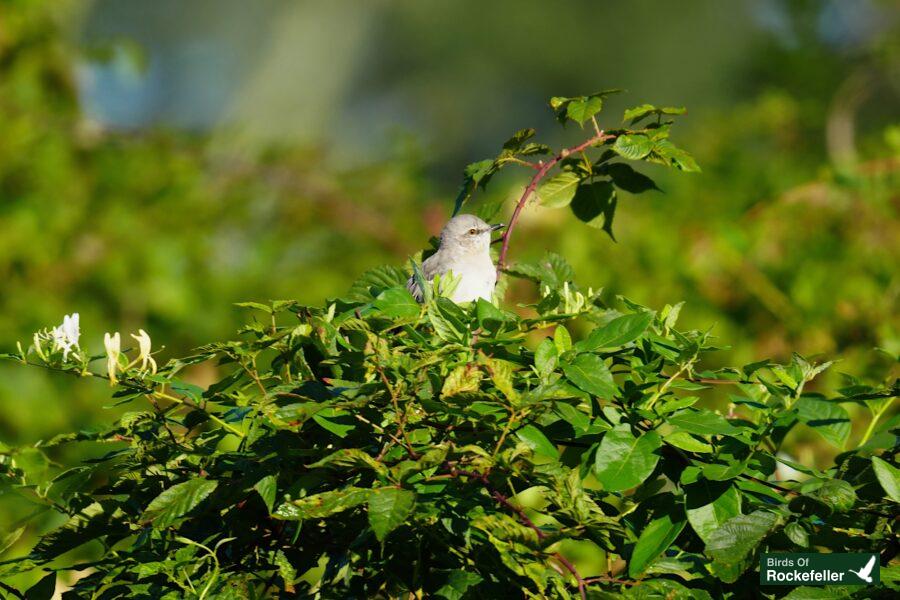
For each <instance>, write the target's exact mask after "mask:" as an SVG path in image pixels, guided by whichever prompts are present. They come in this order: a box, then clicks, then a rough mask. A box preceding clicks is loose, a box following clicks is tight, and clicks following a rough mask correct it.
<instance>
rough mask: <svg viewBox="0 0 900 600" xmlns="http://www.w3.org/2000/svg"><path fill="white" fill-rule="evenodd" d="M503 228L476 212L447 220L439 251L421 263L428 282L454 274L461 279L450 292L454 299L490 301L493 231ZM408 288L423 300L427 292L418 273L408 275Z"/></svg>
mask: <svg viewBox="0 0 900 600" xmlns="http://www.w3.org/2000/svg"><path fill="white" fill-rule="evenodd" d="M503 227H505V225H504V224H503V223H498V224H495V225H488V224H487V223H485V222H484V221H482V220H481V219H479V218H478V217H476V216H475V215H466V214H463V215H457V216H455V217H453V218H452V219H450V220H449V221H447V224H446V225H444V228H443V229H442V230H441V243H440V247H439V248H438V250H437V252H435V253H434V254H432V255H431V256H429V257H428V258H427V259H425V260H424V261H423V262H422V275H423V276H424V279H425V281H426V282H430V281H432V280H433V279H434V277H435V275H441V276H443V275H445V274H447V273H451V274H452V275H453V277H456V278H458V279H459V281H458V283H457V285H456V288H455V289H454V290H453V292H452V293H451V295H450V299H451V300H453V301H454V302H456V303H461V302H473V301H475V300H477V299H479V298H484V299H485V300H487V301H488V302H490V301H491V295H492V294H493V292H494V285H495V284H496V283H497V268H496V267H495V266H494V262H493V261H492V260H491V252H490V249H491V234H492V233H493V232H495V231H497V230H498V229H502V228H503ZM406 288H407V289H408V290H409V292H410V293H411V294H412V295H413V296H414V297H415V298H416V300H417V301H418V302H422V300H423V298H424V296H425V295H424V293H423V291H422V289H421V288H420V286H419V282H418V281H416V277H415V275H413V276H412V277H410V278H409V281H408V282H407V283H406Z"/></svg>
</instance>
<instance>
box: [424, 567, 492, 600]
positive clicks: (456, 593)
mask: <svg viewBox="0 0 900 600" xmlns="http://www.w3.org/2000/svg"><path fill="white" fill-rule="evenodd" d="M482 581H483V579H482V577H481V575H479V574H478V573H473V572H471V571H463V570H461V569H456V570H453V571H450V573H449V574H448V575H447V583H445V584H444V585H442V586H441V587H439V588H438V590H437V591H436V592H435V595H436V596H439V597H441V598H446V600H462V599H463V597H464V596H465V595H466V591H467V590H468V589H469V588H470V587H472V586H476V585H478V584H479V583H481V582H482Z"/></svg>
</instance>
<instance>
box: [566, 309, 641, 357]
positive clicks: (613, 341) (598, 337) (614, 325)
mask: <svg viewBox="0 0 900 600" xmlns="http://www.w3.org/2000/svg"><path fill="white" fill-rule="evenodd" d="M652 321H653V313H652V312H642V313H634V314H630V315H623V316H621V317H618V318H616V319H613V320H612V321H610V322H609V323H607V324H606V325H602V326H600V327H598V328H596V329H594V330H593V331H592V332H591V333H590V334H589V335H588V337H587V338H585V339H584V340H582V341H580V342H578V343H577V344H575V346H574V348H575V350H576V351H577V352H593V351H594V350H599V349H602V348H618V347H619V346H624V345H625V344H628V343H630V342H633V341H634V340H636V339H638V338H639V337H641V335H642V334H643V333H644V332H645V331H646V330H647V327H649V326H650V323H651V322H652Z"/></svg>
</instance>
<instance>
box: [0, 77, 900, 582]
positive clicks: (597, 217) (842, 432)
mask: <svg viewBox="0 0 900 600" xmlns="http://www.w3.org/2000/svg"><path fill="white" fill-rule="evenodd" d="M604 94H605V93H604ZM604 94H597V95H592V96H586V97H581V98H555V99H553V101H551V105H552V106H553V108H554V109H555V110H556V111H557V114H558V116H559V118H560V120H561V121H564V122H565V121H567V120H569V121H572V120H574V121H576V122H578V123H580V124H582V125H586V126H587V128H588V130H590V131H591V133H590V134H589V137H588V138H587V140H586V141H585V142H583V143H582V144H578V145H576V146H574V147H572V148H569V149H567V150H563V151H561V152H559V153H557V154H550V150H549V148H547V147H546V146H543V145H541V144H537V143H535V142H533V141H532V140H531V138H532V136H533V131H531V130H525V131H522V132H519V133H517V134H516V135H515V136H514V137H513V138H511V139H510V140H509V141H507V142H506V144H504V147H503V149H502V151H501V153H500V154H499V156H498V157H496V158H495V159H490V160H487V161H482V162H480V163H475V164H473V165H470V166H469V167H468V168H467V169H466V177H465V181H464V184H463V186H462V188H461V192H460V195H459V197H458V199H457V210H459V209H461V208H462V207H463V206H464V205H465V204H466V203H467V202H468V201H469V198H470V196H471V193H472V192H473V191H474V190H475V189H476V188H478V187H479V186H481V187H483V186H484V185H486V184H487V183H488V181H489V179H490V178H491V177H492V176H493V175H494V174H495V173H496V172H497V171H498V170H500V169H502V168H505V167H507V166H511V165H516V166H526V168H531V169H533V170H534V177H533V179H532V181H531V183H530V184H529V185H528V186H527V187H526V190H525V192H524V193H523V195H522V196H521V198H520V199H519V202H518V203H517V205H516V208H515V212H514V216H513V218H512V220H511V223H510V228H509V229H508V230H507V234H505V236H504V239H503V246H502V248H501V250H500V257H499V258H500V263H501V264H502V265H503V266H504V269H505V271H506V273H507V277H506V278H504V281H508V280H509V278H512V277H515V278H520V279H525V280H530V281H533V282H534V283H536V284H537V286H536V287H537V290H536V292H537V293H535V294H533V297H534V302H533V303H532V304H528V305H522V306H520V307H519V310H518V311H517V312H515V313H514V312H510V311H508V310H505V309H504V308H502V307H500V306H498V305H496V304H492V303H490V302H486V301H484V300H479V301H478V302H476V303H472V304H468V305H462V306H461V305H457V304H454V303H453V302H451V301H449V300H448V299H447V298H445V297H443V296H441V295H440V294H436V293H426V299H425V302H424V303H423V304H418V303H416V302H415V301H414V299H413V298H412V297H411V296H410V295H409V293H408V292H407V291H406V289H405V287H404V282H405V279H406V277H407V276H408V274H407V272H406V271H404V270H402V269H399V268H395V267H383V268H380V269H377V270H375V271H371V272H369V273H367V274H366V275H365V276H363V277H362V278H361V279H360V280H359V281H357V282H356V283H355V284H354V285H353V286H352V288H351V289H350V291H349V292H348V293H347V294H345V295H344V296H343V297H341V298H338V299H334V300H333V301H330V302H328V303H327V304H326V306H324V307H311V306H302V305H300V304H299V303H297V302H293V301H277V302H272V303H269V304H261V303H245V304H244V307H246V308H248V309H251V310H254V311H256V316H257V318H256V319H254V320H253V321H252V322H251V323H250V324H248V325H247V326H246V327H245V328H244V329H243V330H242V331H241V334H242V335H241V338H240V339H239V340H235V341H228V342H220V343H213V344H209V345H207V346H203V347H201V348H199V349H198V350H197V351H196V353H194V354H193V355H191V356H188V357H184V358H180V359H170V360H169V361H168V362H166V363H165V364H163V365H161V366H159V367H157V365H156V362H155V358H154V355H153V352H152V346H151V341H150V337H149V336H148V335H147V334H146V333H144V332H143V331H141V332H139V333H138V334H137V335H135V336H134V339H135V342H136V344H137V347H136V348H134V349H130V350H129V349H128V348H124V349H123V348H122V343H121V339H120V338H119V336H118V334H115V335H108V336H107V338H106V340H105V346H106V353H105V354H98V355H91V354H89V352H88V350H87V349H86V348H82V347H81V346H80V342H81V337H80V331H79V330H78V327H77V324H76V323H73V321H72V318H71V317H70V318H68V319H67V320H66V323H64V325H62V326H60V327H58V328H56V329H54V330H52V331H44V332H40V333H38V334H37V335H36V336H35V338H34V340H33V343H32V344H31V345H30V346H29V347H27V348H26V347H25V346H24V345H20V347H19V351H18V352H17V353H14V354H8V355H4V356H3V357H4V358H7V359H9V360H12V361H18V362H24V363H34V364H38V365H41V366H45V367H49V368H51V369H58V370H62V371H66V372H70V373H72V374H74V375H78V376H90V377H99V378H108V379H109V380H110V381H111V382H112V383H113V384H115V386H116V392H115V394H114V398H115V399H116V402H117V403H133V402H147V403H148V405H147V406H146V407H145V408H140V409H138V410H136V411H134V412H129V413H127V414H125V415H124V416H122V417H121V418H120V419H118V420H117V421H116V422H115V423H114V424H113V425H112V426H110V427H104V428H98V429H89V430H82V431H78V432H74V433H70V434H62V435H59V436H57V437H55V438H53V439H51V440H49V441H47V442H43V443H40V444H37V445H36V446H32V447H25V448H2V453H0V469H2V471H0V476H2V479H0V485H2V487H0V490H3V491H4V492H8V493H15V494H18V495H21V496H23V497H25V498H27V499H29V500H30V501H32V502H34V503H35V504H36V505H37V506H36V510H37V511H42V510H53V511H57V512H58V513H60V514H62V515H65V517H66V518H67V521H66V522H65V523H64V524H63V525H62V526H61V527H59V528H57V529H55V530H53V531H50V532H49V533H47V534H46V535H44V536H43V537H42V538H41V540H40V541H39V543H38V544H37V545H36V546H35V547H34V548H33V549H32V550H31V551H30V553H29V554H28V555H27V556H24V557H21V558H17V559H11V560H7V561H6V562H5V563H3V564H0V575H2V576H4V577H8V576H12V575H14V574H16V573H22V572H36V571H39V570H44V571H47V575H46V576H45V577H44V578H43V579H41V580H40V581H39V582H38V583H37V584H36V585H35V586H34V587H33V588H32V589H30V590H28V591H27V592H26V595H27V596H29V597H41V595H42V594H43V593H44V592H45V591H47V590H52V589H53V587H54V585H55V583H56V577H57V572H58V571H66V570H78V571H82V575H83V577H81V578H80V579H78V581H77V582H76V583H75V584H74V589H73V590H72V591H71V592H69V593H68V594H69V596H70V597H76V598H80V597H85V598H161V597H165V598H183V597H197V598H228V597H234V598H248V597H249V598H254V597H271V596H284V597H289V596H291V595H292V594H300V595H311V594H318V595H319V596H321V597H325V598H347V597H409V596H415V597H424V596H428V597H444V598H462V597H484V598H497V597H510V596H519V595H522V596H549V597H579V596H580V597H582V598H585V597H587V596H588V595H589V594H590V595H591V596H592V597H597V598H605V597H619V596H624V597H642V598H645V597H685V598H709V597H724V596H727V595H729V594H732V593H734V594H736V595H738V596H740V595H743V594H744V593H745V592H746V591H747V590H752V589H755V588H756V586H757V585H758V580H759V579H758V574H757V573H756V572H755V566H756V565H755V563H756V557H757V555H758V553H759V552H760V551H778V550H797V551H799V550H804V549H820V550H828V551H861V550H865V551H872V552H879V553H881V555H882V562H883V565H884V566H883V568H882V581H883V585H885V586H893V587H894V588H895V587H896V584H895V583H894V582H895V580H896V579H897V569H896V567H893V566H888V563H889V561H890V560H891V559H892V558H893V557H894V554H895V553H896V548H897V533H896V531H895V529H894V528H895V526H896V525H895V522H896V515H897V511H896V506H897V502H900V476H898V470H897V467H896V464H897V458H896V452H897V446H896V440H897V429H898V425H900V423H898V419H897V418H896V417H893V418H892V417H890V416H889V409H890V407H891V404H892V401H893V399H894V398H895V397H896V396H897V385H896V383H890V382H887V383H883V384H880V385H875V384H868V383H866V382H863V381H860V380H856V379H852V378H848V380H847V382H846V385H845V386H844V387H842V388H841V389H838V390H837V391H835V392H833V393H830V394H828V395H823V394H821V393H816V392H810V391H808V388H809V384H810V382H811V381H812V380H813V379H814V378H815V377H816V376H817V375H818V374H819V373H820V372H822V371H823V370H824V369H825V368H827V367H828V364H827V363H826V364H821V365H817V364H814V363H811V362H809V361H807V360H805V359H803V358H801V357H800V356H795V357H794V358H793V360H792V361H791V362H790V363H789V364H783V365H779V364H774V363H772V362H770V361H766V360H764V361H758V362H755V363H753V364H750V365H746V366H743V367H741V368H718V369H715V370H708V369H706V368H705V367H704V366H703V365H704V361H706V360H707V357H708V355H710V354H712V353H714V352H715V351H716V347H715V346H714V342H713V340H712V338H711V336H710V333H709V332H708V331H681V330H679V329H678V328H677V319H678V316H679V311H680V305H674V306H673V305H667V306H665V307H663V308H662V309H660V310H658V311H654V310H650V309H648V308H645V307H643V306H640V305H638V304H636V303H633V302H630V301H628V300H626V299H624V298H621V299H619V300H618V301H617V303H616V304H615V305H614V306H610V305H607V304H606V303H604V302H603V301H602V300H601V298H600V295H599V294H598V293H594V291H593V290H585V289H583V288H580V287H578V285H577V284H576V283H575V282H574V274H573V272H572V269H571V267H570V266H569V265H568V264H567V263H566V261H565V260H564V259H563V258H561V257H560V256H558V255H556V254H552V253H550V254H548V255H547V256H546V257H545V258H543V259H542V260H540V261H537V262H533V263H527V262H526V263H519V264H512V265H510V264H508V262H507V251H508V248H509V246H508V244H509V241H510V240H511V239H512V238H511V234H512V232H513V231H514V230H515V224H516V222H517V219H516V217H517V216H518V214H519V212H520V210H521V208H522V207H523V206H525V204H526V203H527V202H529V201H530V200H532V199H533V196H534V195H535V194H536V195H537V196H538V197H539V198H540V199H541V201H542V202H543V203H545V204H548V205H553V206H568V207H570V208H571V211H572V213H573V214H574V215H575V216H576V217H578V218H579V219H581V220H582V221H584V222H587V223H588V224H589V225H592V226H595V227H598V228H601V229H603V230H605V231H606V232H607V233H609V234H610V235H612V222H613V216H614V212H615V207H616V198H617V190H618V189H625V190H628V191H633V192H634V191H637V192H639V191H642V190H647V189H652V188H653V187H654V185H653V182H652V181H651V180H650V179H648V178H647V177H646V176H644V175H642V174H640V173H638V172H637V171H635V170H634V169H632V168H631V167H630V166H629V165H628V164H627V163H625V162H619V160H620V159H622V158H624V159H629V160H651V161H658V162H663V163H665V164H668V165H670V166H673V167H676V168H679V169H682V170H696V168H697V167H696V164H695V163H694V162H693V159H691V157H690V155H688V154H687V153H685V152H684V151H683V150H680V149H678V148H677V147H675V146H674V145H672V144H671V142H670V141H669V139H668V133H669V127H670V125H671V124H670V123H669V122H667V121H664V119H666V118H667V115H668V114H674V113H678V112H680V110H678V109H668V108H666V109H656V108H654V107H649V106H644V107H640V108H638V109H635V110H634V111H630V113H631V114H628V113H626V121H632V123H631V124H630V125H629V126H628V127H627V128H623V129H617V130H610V131H603V130H601V129H600V128H599V127H598V126H597V125H596V122H594V115H595V113H597V112H598V111H599V110H600V108H601V107H602V99H603V95H604ZM642 118H650V119H651V120H650V124H649V125H646V126H643V127H641V128H638V129H635V128H634V127H635V124H634V122H635V121H639V120H640V119H642ZM540 155H549V156H548V157H547V158H546V159H544V160H539V161H537V162H533V163H531V162H529V160H533V158H532V157H534V156H540ZM595 155H596V156H595ZM523 163H524V164H523ZM551 172H552V173H554V174H553V175H552V176H551ZM499 208H500V206H499V205H492V204H491V203H485V204H482V205H481V207H480V210H481V211H482V214H488V213H491V212H497V211H498V210H499ZM421 283H422V284H425V283H426V282H421ZM423 289H426V290H428V289H429V286H428V285H423ZM579 331H584V332H585V333H584V335H577V334H576V335H573V332H579ZM86 345H87V344H85V346H86ZM95 362H97V363H100V364H101V366H99V367H95V366H93V365H94V363H95ZM205 362H211V363H214V364H215V365H216V367H217V368H220V369H222V370H224V371H225V372H226V373H227V374H226V375H225V376H224V377H223V378H222V379H221V380H220V381H218V382H216V383H214V384H212V385H209V386H207V387H200V386H197V385H194V384H191V383H188V382H186V381H185V380H184V379H182V377H183V375H182V374H183V372H184V370H185V369H186V368H188V367H190V366H192V365H197V364H200V363H205ZM104 363H105V368H104V367H103V366H102V365H103V364H104ZM722 386H727V387H728V388H729V389H730V390H731V395H730V401H731V404H730V407H729V410H728V413H727V414H724V415H723V414H720V413H718V412H715V411H712V410H709V409H706V408H702V406H703V404H704V399H703V396H704V395H705V394H706V393H707V390H709V389H711V388H719V387H722ZM845 403H856V404H862V405H864V406H866V407H867V408H868V409H869V410H870V411H871V413H872V418H871V420H870V421H869V424H868V426H867V429H866V431H865V433H864V434H863V435H862V437H861V438H860V439H857V440H854V443H853V444H852V445H851V447H852V449H851V450H849V451H845V452H843V453H842V454H840V455H839V456H838V458H837V460H836V461H835V464H834V465H833V466H831V467H829V468H827V469H822V470H820V469H816V468H811V467H808V466H804V465H800V464H797V463H796V462H794V461H792V460H790V459H789V458H786V457H784V456H783V455H781V454H780V446H781V444H782V442H783V440H784V439H785V436H786V435H787V434H788V432H790V431H791V430H792V429H794V428H800V427H807V428H810V429H812V430H814V431H816V432H818V434H820V435H821V436H822V437H823V438H824V439H825V440H827V441H828V442H829V443H831V444H834V445H835V446H838V447H840V448H845V447H846V446H847V443H848V441H849V438H850V434H851V429H850V417H849V414H848V412H847V410H846V409H845V408H844V407H843V405H844V404H845ZM73 443H80V444H90V445H93V447H97V446H98V445H102V446H100V447H103V448H104V449H105V450H106V451H105V452H103V453H100V454H97V455H96V456H95V457H94V458H92V459H90V460H88V461H86V462H85V463H84V464H82V465H79V466H77V467H74V468H70V469H67V470H64V471H62V472H61V473H59V474H58V475H56V476H55V477H53V478H52V479H48V478H47V477H46V475H45V474H46V472H47V471H48V469H50V468H51V465H50V464H49V461H48V459H47V457H46V455H45V454H44V451H45V450H46V449H50V448H53V447H56V446H59V445H62V444H73ZM876 454H878V455H880V456H875V455H876ZM779 465H785V466H787V467H790V468H791V469H794V473H795V475H793V479H789V480H778V479H776V473H777V472H778V470H779ZM21 532H22V529H17V530H16V531H13V532H11V533H10V534H8V535H7V536H5V537H4V538H3V540H2V542H0V548H3V547H8V546H9V545H10V544H11V543H13V542H14V541H15V539H16V537H17V536H18V535H20V534H21ZM89 542H90V543H93V544H94V545H95V546H96V547H97V548H98V550H99V551H98V552H97V553H96V558H95V559H94V560H91V561H89V562H81V563H78V564H74V565H73V564H69V563H66V562H65V558H66V556H67V554H68V553H70V552H71V551H72V550H74V549H76V548H78V547H80V546H82V545H84V544H87V543H89ZM3 585H4V589H6V590H7V591H9V592H10V593H13V592H12V588H10V587H9V586H8V585H7V584H3ZM830 590H831V591H833V592H834V593H835V594H838V595H851V594H853V593H854V591H855V592H856V593H858V594H860V595H864V596H866V597H871V595H872V594H873V593H874V594H879V593H881V594H883V595H884V596H885V597H890V596H891V594H892V593H893V592H891V591H888V590H886V589H880V590H874V591H873V589H871V588H856V589H853V588H846V589H836V588H830ZM804 593H805V590H803V589H798V590H793V591H792V590H789V589H787V588H785V589H777V588H775V589H773V590H772V591H771V592H770V595H771V596H774V597H782V596H785V595H788V596H790V597H792V598H797V597H803V595H804Z"/></svg>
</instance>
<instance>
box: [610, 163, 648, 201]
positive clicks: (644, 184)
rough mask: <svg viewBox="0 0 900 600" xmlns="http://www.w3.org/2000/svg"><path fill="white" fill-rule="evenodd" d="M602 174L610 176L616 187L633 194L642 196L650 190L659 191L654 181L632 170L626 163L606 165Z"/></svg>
mask: <svg viewBox="0 0 900 600" xmlns="http://www.w3.org/2000/svg"><path fill="white" fill-rule="evenodd" d="M602 172H603V173H606V174H608V175H609V176H610V177H611V178H612V182H613V184H615V186H616V187H618V188H620V189H623V190H625V191H626V192H630V193H632V194H641V193H643V192H646V191H649V190H659V188H658V187H656V184H655V183H654V182H653V180H652V179H650V178H649V177H647V176H646V175H644V174H643V173H638V172H637V171H635V170H634V169H632V168H631V165H626V164H625V163H612V164H608V165H605V166H604V168H603V169H602Z"/></svg>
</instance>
